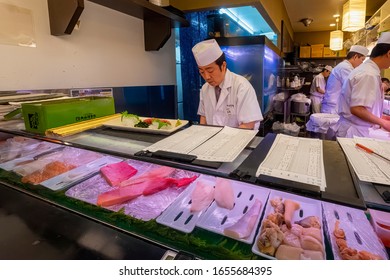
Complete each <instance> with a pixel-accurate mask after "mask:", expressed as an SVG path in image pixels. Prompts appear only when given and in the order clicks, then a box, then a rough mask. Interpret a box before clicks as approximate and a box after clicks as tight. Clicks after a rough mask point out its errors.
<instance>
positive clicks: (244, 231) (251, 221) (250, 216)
mask: <svg viewBox="0 0 390 280" xmlns="http://www.w3.org/2000/svg"><path fill="white" fill-rule="evenodd" d="M260 209H261V201H260V200H258V199H256V200H255V203H253V205H252V207H251V208H250V209H249V211H248V212H246V213H245V214H244V216H242V217H241V218H240V219H239V220H238V221H237V223H235V224H233V225H231V226H229V227H227V228H225V229H224V231H223V233H224V234H225V235H227V236H230V237H232V238H237V239H245V238H247V237H248V236H250V235H251V233H252V231H253V228H254V226H255V223H256V220H257V218H258V216H259V215H260Z"/></svg>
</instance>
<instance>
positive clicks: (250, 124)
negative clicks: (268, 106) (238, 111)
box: [238, 122, 256, 129]
mask: <svg viewBox="0 0 390 280" xmlns="http://www.w3.org/2000/svg"><path fill="white" fill-rule="evenodd" d="M255 123H256V122H248V123H242V124H240V125H239V126H238V128H246V129H253V128H255Z"/></svg>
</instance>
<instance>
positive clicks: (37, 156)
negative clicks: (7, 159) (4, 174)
mask: <svg viewBox="0 0 390 280" xmlns="http://www.w3.org/2000/svg"><path fill="white" fill-rule="evenodd" d="M63 149H65V146H62V147H57V148H54V149H52V150H49V151H46V152H43V153H40V154H38V155H36V156H34V157H32V158H31V159H28V160H25V161H21V162H18V163H17V164H15V166H18V165H22V164H26V163H30V162H33V161H36V160H37V159H40V158H41V157H44V156H46V155H49V154H52V153H55V152H59V151H62V150H63Z"/></svg>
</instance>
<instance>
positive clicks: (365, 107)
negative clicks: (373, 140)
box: [336, 32, 390, 137]
mask: <svg viewBox="0 0 390 280" xmlns="http://www.w3.org/2000/svg"><path fill="white" fill-rule="evenodd" d="M389 67H390V32H383V33H382V34H381V36H380V38H379V39H378V42H377V44H376V46H375V47H374V48H373V49H372V51H371V55H370V59H368V60H366V61H365V62H364V63H363V64H362V65H361V66H359V67H357V68H355V69H354V70H352V72H351V74H350V75H349V76H348V78H347V79H346V81H345V82H344V84H343V88H342V90H341V95H340V99H339V108H338V111H339V115H340V119H339V121H338V123H337V124H336V136H338V137H353V136H361V137H371V135H370V129H372V128H379V127H381V128H382V129H384V130H386V131H390V117H389V116H382V111H383V99H384V94H383V90H382V81H381V73H380V71H381V70H382V69H387V68H389Z"/></svg>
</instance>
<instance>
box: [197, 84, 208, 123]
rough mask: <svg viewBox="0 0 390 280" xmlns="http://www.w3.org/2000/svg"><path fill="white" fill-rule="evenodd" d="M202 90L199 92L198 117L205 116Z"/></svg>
mask: <svg viewBox="0 0 390 280" xmlns="http://www.w3.org/2000/svg"><path fill="white" fill-rule="evenodd" d="M203 94H204V92H203V88H202V89H201V90H200V93H199V106H198V115H200V116H206V112H205V109H204V100H203Z"/></svg>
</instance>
